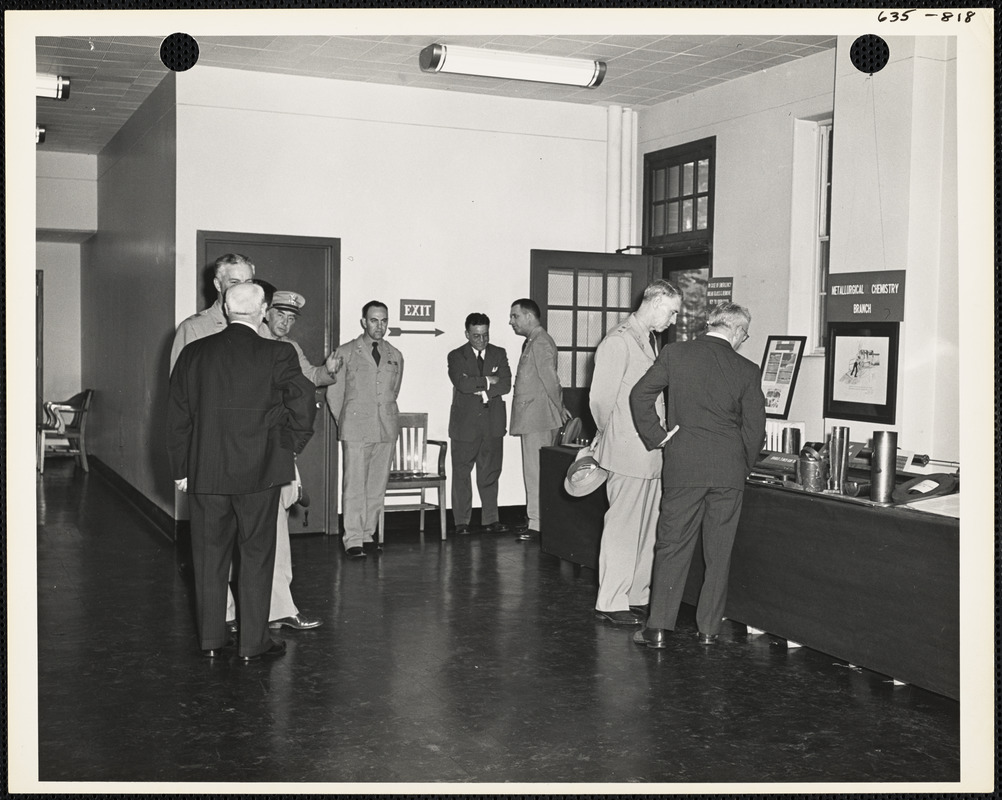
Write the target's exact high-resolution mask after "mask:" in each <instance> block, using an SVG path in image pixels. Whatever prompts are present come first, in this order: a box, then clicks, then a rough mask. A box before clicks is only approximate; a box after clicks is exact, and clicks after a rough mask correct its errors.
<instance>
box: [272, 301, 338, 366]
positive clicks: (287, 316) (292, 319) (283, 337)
mask: <svg viewBox="0 0 1002 800" xmlns="http://www.w3.org/2000/svg"><path fill="white" fill-rule="evenodd" d="M305 305H306V298H305V297H303V296H302V295H301V294H299V293H298V292H287V291H281V292H275V293H274V294H273V295H272V298H271V305H270V306H268V313H267V314H265V317H264V322H262V323H261V327H260V328H258V331H257V332H258V333H259V334H261V336H263V337H265V338H266V339H278V341H280V342H288V343H289V344H291V345H292V346H293V347H294V348H295V350H296V355H297V356H298V357H299V367H300V369H302V370H303V374H304V375H305V376H306V377H307V378H309V379H310V381H312V383H313V385H314V386H330V385H331V384H333V383H336V382H337V371H338V369H339V368H340V366H341V363H340V361H339V360H338V359H337V357H336V353H331V354H330V355H329V356H327V360H326V361H325V362H324V363H323V364H317V365H313V364H311V363H310V362H309V359H307V358H306V354H305V353H304V352H303V348H302V347H300V346H299V342H297V341H296V340H295V339H290V338H289V332H290V331H291V330H292V326H293V325H295V324H296V319H297V318H298V317H299V315H300V313H301V312H302V310H303V306H305Z"/></svg>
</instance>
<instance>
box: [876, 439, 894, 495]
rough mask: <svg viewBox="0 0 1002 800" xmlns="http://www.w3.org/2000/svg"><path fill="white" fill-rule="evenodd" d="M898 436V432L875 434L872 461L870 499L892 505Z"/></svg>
mask: <svg viewBox="0 0 1002 800" xmlns="http://www.w3.org/2000/svg"><path fill="white" fill-rule="evenodd" d="M897 459H898V434H897V432H896V431H874V432H873V456H872V457H871V459H870V499H871V500H873V502H875V503H890V502H891V495H892V494H893V493H894V481H895V478H896V477H897V471H898V470H897V466H898V465H897Z"/></svg>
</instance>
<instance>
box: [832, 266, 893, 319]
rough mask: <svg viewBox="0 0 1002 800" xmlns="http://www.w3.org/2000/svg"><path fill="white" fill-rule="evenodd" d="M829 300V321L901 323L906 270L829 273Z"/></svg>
mask: <svg viewBox="0 0 1002 800" xmlns="http://www.w3.org/2000/svg"><path fill="white" fill-rule="evenodd" d="M827 300H828V302H827V304H826V306H827V317H828V321H829V322H902V321H903V320H904V318H905V271H904V270H903V269H894V270H881V271H879V272H843V273H840V274H838V275H829V276H828V295H827Z"/></svg>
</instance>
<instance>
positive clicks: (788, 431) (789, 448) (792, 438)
mask: <svg viewBox="0 0 1002 800" xmlns="http://www.w3.org/2000/svg"><path fill="white" fill-rule="evenodd" d="M783 452H784V453H794V454H796V453H799V452H800V429H799V428H783Z"/></svg>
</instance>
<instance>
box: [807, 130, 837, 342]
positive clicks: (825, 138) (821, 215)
mask: <svg viewBox="0 0 1002 800" xmlns="http://www.w3.org/2000/svg"><path fill="white" fill-rule="evenodd" d="M832 138H833V137H832V123H831V122H830V121H829V122H823V123H821V124H819V125H818V237H817V249H816V251H815V287H816V288H815V297H816V303H817V305H816V307H815V319H816V320H817V323H818V324H817V327H816V328H815V330H814V336H815V338H814V342H813V343H812V344H813V347H814V351H815V352H818V351H821V352H823V351H824V349H825V345H826V344H827V336H828V333H827V328H828V324H827V323H828V315H827V302H828V272H829V253H830V237H829V231H830V229H831V221H832V203H831V200H832Z"/></svg>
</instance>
